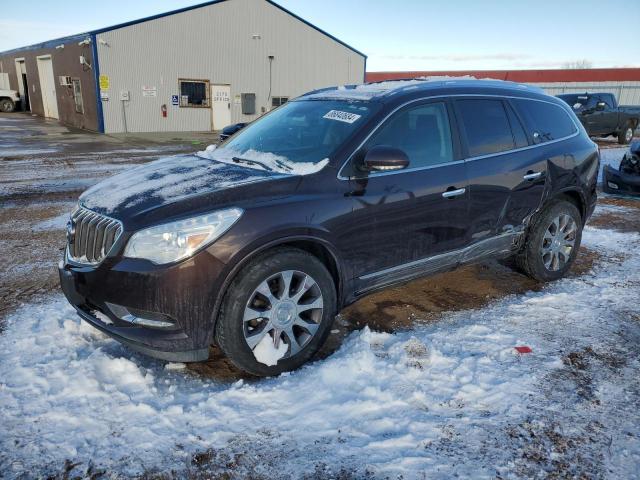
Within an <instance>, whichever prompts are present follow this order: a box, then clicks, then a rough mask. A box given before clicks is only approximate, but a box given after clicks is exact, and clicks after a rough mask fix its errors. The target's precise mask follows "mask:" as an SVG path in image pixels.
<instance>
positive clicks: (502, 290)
mask: <svg viewBox="0 0 640 480" xmlns="http://www.w3.org/2000/svg"><path fill="white" fill-rule="evenodd" d="M600 258H601V255H599V254H598V253H597V252H595V251H593V250H589V249H587V248H585V247H581V249H580V254H579V255H578V257H577V259H576V262H575V264H574V265H573V268H572V269H571V272H570V274H569V276H580V275H584V274H585V273H587V272H588V271H590V270H591V269H592V268H593V265H594V264H595V263H596V262H597V261H598V260H599V259H600ZM540 288H542V285H541V284H539V283H538V282H536V281H535V280H533V279H531V278H529V277H527V276H526V275H523V274H521V273H519V272H517V271H516V270H515V269H514V268H513V264H512V263H511V262H508V261H505V262H498V261H488V262H484V263H480V264H477V265H469V266H466V267H463V268H460V269H458V270H455V271H451V272H447V273H441V274H439V275H435V276H433V277H429V278H425V279H420V280H416V281H414V282H411V283H408V284H406V285H402V286H399V287H394V288H390V289H388V290H384V291H381V292H378V293H375V294H372V295H369V296H367V297H365V298H363V299H362V300H360V301H358V302H357V303H355V304H353V305H350V306H349V307H347V308H346V309H344V310H343V311H342V313H341V318H342V320H343V322H342V323H343V324H344V326H345V327H346V329H347V330H348V331H352V330H357V329H360V328H362V327H364V326H365V325H368V326H369V327H370V328H371V329H373V330H378V331H384V332H394V331H396V330H398V329H405V328H411V327H412V326H413V325H414V324H415V323H416V322H424V323H430V322H433V321H436V320H437V319H439V318H441V317H442V316H443V314H445V313H447V312H452V311H458V310H469V309H476V308H482V307H485V306H486V305H487V304H489V303H490V302H492V301H495V300H497V299H499V298H502V297H504V296H506V295H514V294H519V293H524V292H526V291H529V290H538V289H540Z"/></svg>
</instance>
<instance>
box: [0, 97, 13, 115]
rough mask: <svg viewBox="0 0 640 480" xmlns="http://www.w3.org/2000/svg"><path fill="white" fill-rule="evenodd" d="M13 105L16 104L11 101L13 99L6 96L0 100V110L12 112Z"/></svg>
mask: <svg viewBox="0 0 640 480" xmlns="http://www.w3.org/2000/svg"><path fill="white" fill-rule="evenodd" d="M15 107H16V106H15V104H14V103H13V101H12V100H10V99H8V98H3V99H2V100H0V112H4V113H9V112H13V110H14V109H15Z"/></svg>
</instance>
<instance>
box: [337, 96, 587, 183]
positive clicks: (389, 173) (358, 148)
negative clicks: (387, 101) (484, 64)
mask: <svg viewBox="0 0 640 480" xmlns="http://www.w3.org/2000/svg"><path fill="white" fill-rule="evenodd" d="M458 97H481V98H500V99H504V98H509V99H515V100H529V101H531V102H542V103H548V104H549V105H553V106H554V107H557V108H559V109H561V110H563V111H564V112H565V114H566V115H567V116H568V117H569V118H570V119H571V122H573V126H574V127H576V131H575V132H574V133H573V134H571V135H568V136H566V137H562V138H558V139H556V140H551V141H548V142H544V143H539V144H537V145H528V146H526V147H520V148H514V149H512V150H505V151H504V152H497V153H491V154H488V155H479V156H475V157H467V158H465V159H462V160H456V161H453V162H447V163H439V164H436V165H429V166H426V167H417V168H405V169H403V170H399V171H396V172H384V173H375V174H373V175H371V177H381V176H383V175H397V174H399V173H407V172H417V171H421V170H429V169H432V168H437V167H444V166H447V165H454V164H456V163H462V162H465V161H474V160H481V159H483V158H490V157H497V156H500V155H506V154H510V153H514V152H520V151H524V150H529V149H532V148H538V147H543V146H546V145H551V144H554V143H558V142H563V141H565V140H568V139H570V138H573V137H576V136H578V135H579V134H580V126H579V125H578V124H577V123H576V120H575V119H574V118H573V117H571V115H569V113H568V112H567V111H566V110H565V109H564V108H563V107H561V106H560V105H558V104H556V103H554V102H550V101H548V100H542V99H539V98H527V97H515V96H512V95H491V94H487V95H485V94H480V93H473V94H464V93H460V94H455V95H435V96H431V97H421V98H416V99H413V100H410V101H408V102H406V103H403V104H402V105H400V106H398V107H396V108H395V109H394V110H392V111H391V112H390V113H388V114H387V115H386V116H385V117H384V118H383V119H382V120H380V122H378V124H377V125H376V126H375V128H373V129H372V130H371V132H370V133H369V135H367V137H366V138H365V139H364V140H363V141H362V142H361V143H360V145H358V147H357V148H356V149H355V150H354V151H353V152H351V155H349V157H348V158H347V159H346V160H345V161H344V162H343V164H342V165H341V166H340V169H339V170H338V175H337V178H338V180H351V179H352V178H359V177H345V176H343V175H342V170H344V168H345V167H346V166H347V164H348V163H349V162H350V161H351V159H352V158H353V156H354V155H355V154H356V152H358V151H359V150H360V149H361V148H362V146H363V145H364V144H365V143H367V142H368V141H369V139H370V138H371V137H372V136H373V134H374V133H376V132H377V131H378V129H379V128H380V127H381V126H382V124H383V123H384V122H386V121H387V120H388V119H389V117H391V116H392V115H393V114H395V113H396V112H397V111H398V110H401V109H402V108H404V107H406V106H408V105H411V104H413V103H418V102H424V101H429V100H433V99H447V98H458ZM367 178H368V177H367Z"/></svg>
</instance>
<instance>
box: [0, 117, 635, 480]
mask: <svg viewBox="0 0 640 480" xmlns="http://www.w3.org/2000/svg"><path fill="white" fill-rule="evenodd" d="M195 148H197V147H195V146H192V145H189V142H165V143H160V144H159V143H157V142H149V141H143V140H122V139H111V138H109V137H104V136H96V135H90V134H86V133H83V132H74V131H70V130H69V129H66V128H64V127H60V126H58V125H57V124H47V123H43V122H42V121H39V120H33V119H31V118H29V117H24V116H22V115H10V116H0V205H1V208H0V239H1V241H0V331H1V330H2V328H3V319H4V318H5V317H6V316H7V315H9V314H10V313H12V312H14V311H16V309H18V308H19V307H20V306H21V305H24V304H28V303H34V302H39V301H41V300H43V299H46V298H50V297H51V294H52V293H53V292H57V291H58V288H59V287H58V278H57V271H56V267H57V263H58V261H59V259H60V258H61V256H62V253H63V248H64V244H65V238H64V228H65V224H66V221H67V218H68V214H69V212H70V211H71V210H72V209H73V207H74V205H75V203H76V200H77V197H78V195H79V193H80V192H81V191H82V190H84V189H85V188H87V187H88V186H90V185H91V184H93V183H96V182H97V181H99V180H100V179H101V178H104V177H105V176H108V175H110V174H113V173H117V172H119V171H121V170H123V169H124V168H127V167H130V166H131V165H135V164H139V163H144V162H147V161H151V160H154V159H156V158H159V157H161V156H165V155H170V154H174V153H183V152H185V151H188V150H189V149H191V150H193V149H195ZM630 212H632V213H630ZM589 224H590V225H592V226H595V227H598V228H605V229H612V230H617V231H621V232H638V231H640V200H637V199H630V198H624V197H615V196H608V195H601V196H600V200H599V206H598V209H597V211H596V214H595V215H594V216H593V217H592V218H591V220H590V221H589ZM601 260H602V259H601V256H600V254H599V253H598V252H597V251H595V250H590V249H587V248H585V247H583V248H582V249H581V252H580V255H579V257H578V260H577V262H576V264H575V265H574V267H573V269H572V271H571V273H570V275H571V276H581V275H584V274H586V273H587V272H589V271H590V270H591V268H592V266H593V265H594V264H595V263H596V262H599V261H601ZM606 261H615V259H607V260H606ZM540 288H542V286H541V285H539V284H537V283H536V282H534V281H533V280H531V279H530V278H528V277H526V276H524V275H522V274H520V273H518V272H516V271H515V270H514V269H513V268H512V265H510V264H509V262H508V261H489V262H484V263H480V264H477V265H470V266H466V267H464V268H461V269H459V270H457V271H453V272H448V273H443V274H440V275H436V276H433V277H430V278H427V279H423V280H417V281H414V282H411V283H409V284H407V285H403V286H399V287H394V288H390V289H388V290H385V291H382V292H379V293H376V294H373V295H370V296H368V297H366V298H364V299H362V300H360V301H359V302H357V303H356V304H354V305H351V306H349V307H347V308H346V309H344V310H343V311H342V312H341V313H340V315H339V316H338V318H337V320H336V322H335V326H334V329H333V331H332V335H331V336H330V338H329V341H328V342H327V344H326V346H325V347H324V349H323V351H322V352H321V357H329V356H330V355H331V354H332V353H333V352H334V351H336V350H337V349H338V348H340V346H341V345H342V342H343V340H344V339H345V338H346V337H347V336H348V335H349V334H350V333H351V332H353V331H356V330H361V329H362V328H363V327H365V326H368V327H369V328H370V329H371V330H373V331H377V332H401V331H403V330H408V329H411V328H413V327H415V326H416V324H417V323H422V324H428V323H434V322H437V321H438V319H440V318H442V317H443V316H444V315H447V314H450V313H451V312H455V311H462V310H468V309H478V308H482V307H484V306H487V305H489V304H491V303H492V302H495V301H496V300H499V299H501V298H505V297H507V296H510V295H517V294H522V293H524V292H529V291H536V290H538V289H540ZM211 353H212V355H211V359H210V360H209V361H208V362H204V363H200V364H193V365H189V366H188V368H189V369H190V370H191V371H192V372H193V373H194V374H195V375H198V376H202V377H206V378H211V379H212V380H221V381H229V382H232V381H237V380H240V379H244V380H248V381H251V380H252V379H251V378H249V377H248V376H246V375H244V374H243V373H242V372H240V371H238V370H237V369H236V368H235V367H233V365H231V364H230V362H228V361H227V360H226V359H224V358H223V357H222V355H221V353H220V352H219V351H218V350H217V349H216V348H213V347H212V352H211ZM562 361H563V363H564V368H563V369H561V370H560V373H559V374H558V375H560V376H563V375H564V376H566V377H567V378H569V379H570V380H571V381H572V382H574V384H575V388H576V392H577V396H578V397H579V399H581V400H584V399H587V400H593V398H594V396H593V392H592V391H590V383H589V374H588V372H589V371H591V370H592V369H594V368H597V369H601V370H602V369H609V370H611V371H612V372H615V371H616V369H619V368H620V366H621V365H623V364H624V362H625V359H624V358H621V357H619V356H617V355H616V352H608V353H603V352H596V351H594V350H591V349H589V348H588V347H587V348H582V349H580V350H576V351H575V352H571V353H569V354H568V355H566V356H565V357H564V358H563V360H562ZM565 380H566V378H565ZM557 382H558V379H557V378H551V379H550V380H549V391H548V392H546V394H547V395H549V396H553V395H558V394H559V393H558V392H557V391H554V389H553V387H554V385H555V384H556V383H557ZM589 428H591V430H592V432H593V435H594V436H597V435H598V432H599V429H600V428H601V426H599V425H598V422H597V421H594V422H593V424H592V425H591V426H590V427H589ZM558 431H559V430H558V428H557V425H553V424H552V423H545V422H535V421H532V422H530V423H524V424H518V425H513V426H512V427H511V430H510V435H511V436H512V438H513V442H514V445H516V446H517V445H520V446H519V447H517V448H519V449H520V450H519V451H520V453H521V454H522V456H523V458H526V459H528V460H532V461H533V464H535V460H536V456H541V455H542V456H543V455H546V454H545V453H544V452H546V451H548V450H549V448H551V450H554V451H556V452H560V453H558V456H565V457H566V456H567V455H570V456H572V458H573V457H576V456H577V457H579V451H580V448H581V444H582V443H584V442H588V441H589V439H588V438H586V439H585V438H582V437H581V438H573V437H571V436H570V435H562V434H560V433H558ZM549 445H551V447H549ZM567 452H570V454H567ZM220 455H222V457H220V458H218V456H220ZM574 460H575V458H573V460H572V462H573V461H574ZM237 461H238V459H237V458H227V457H224V455H223V454H221V453H219V452H218V453H216V452H214V451H204V452H202V453H200V454H198V455H197V456H196V457H194V458H193V462H192V463H193V472H194V473H193V476H194V478H200V476H201V475H200V473H199V472H200V470H199V467H198V465H199V464H211V463H212V462H214V463H215V462H217V463H216V464H220V465H222V464H223V463H225V462H227V463H228V464H229V465H231V466H232V465H233V464H234V462H237ZM578 461H579V458H578ZM527 465H531V462H529V463H527ZM71 470H73V465H63V466H61V467H60V473H59V475H58V477H59V478H67V477H68V472H70V471H71ZM207 471H208V470H207ZM99 473H100V475H98V476H102V475H103V474H105V472H99ZM521 473H522V475H523V476H525V477H528V476H536V477H540V478H570V477H572V476H573V475H572V474H571V472H569V471H567V470H563V468H562V465H561V464H560V465H557V468H556V469H554V470H552V471H550V472H549V471H547V472H542V473H540V472H535V471H532V470H527V469H523V470H521ZM0 476H1V475H0ZM319 476H320V477H321V475H319ZM205 477H206V475H205ZM205 477H202V478H205ZM96 478H97V477H96ZM148 478H169V477H166V476H163V475H159V474H158V475H157V474H155V473H154V472H153V471H150V472H149V474H148ZM216 478H217V477H216ZM219 478H226V477H225V476H224V475H221V476H220V477H219ZM309 478H315V476H314V475H313V473H312V472H310V474H309ZM344 478H350V476H349V474H348V472H345V473H344ZM584 478H591V475H589V474H588V472H587V473H586V474H584Z"/></svg>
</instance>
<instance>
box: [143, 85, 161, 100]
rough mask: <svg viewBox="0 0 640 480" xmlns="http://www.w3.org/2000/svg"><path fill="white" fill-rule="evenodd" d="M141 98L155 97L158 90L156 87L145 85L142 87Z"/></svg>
mask: <svg viewBox="0 0 640 480" xmlns="http://www.w3.org/2000/svg"><path fill="white" fill-rule="evenodd" d="M142 96H143V97H157V96H158V89H157V88H156V87H147V86H146V85H143V86H142Z"/></svg>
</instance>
